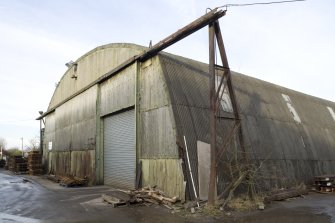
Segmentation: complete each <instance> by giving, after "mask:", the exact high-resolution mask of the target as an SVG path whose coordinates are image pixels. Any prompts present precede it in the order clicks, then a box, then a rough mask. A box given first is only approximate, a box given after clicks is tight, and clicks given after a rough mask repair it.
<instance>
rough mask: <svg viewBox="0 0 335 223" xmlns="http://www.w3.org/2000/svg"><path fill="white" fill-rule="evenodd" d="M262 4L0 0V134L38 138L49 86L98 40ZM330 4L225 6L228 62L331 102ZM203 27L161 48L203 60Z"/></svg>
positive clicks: (333, 32)
mask: <svg viewBox="0 0 335 223" xmlns="http://www.w3.org/2000/svg"><path fill="white" fill-rule="evenodd" d="M251 2H266V1H265V0H254V1H251V0H250V1H249V0H231V1H210V0H208V1H203V0H199V1H196V0H161V1H157V0H151V1H149V0H148V1H130V0H113V1H108V0H106V1H103V0H91V1H89V0H57V1H52V0H21V1H18V0H0V61H1V62H0V63H1V66H0V103H1V104H0V106H1V107H0V137H4V138H6V139H7V142H8V146H9V147H12V146H20V145H21V140H20V138H21V137H23V138H24V144H25V145H26V144H28V139H30V138H33V137H34V136H37V135H39V122H38V121H35V118H36V117H37V116H38V111H40V110H42V111H46V109H47V107H48V104H49V101H50V99H51V96H52V94H53V92H54V90H55V83H56V82H58V81H59V80H60V78H61V77H62V75H63V74H64V72H65V71H66V66H65V63H66V62H69V61H70V60H73V61H75V60H76V59H77V58H78V57H80V56H81V55H83V54H85V53H86V52H88V51H89V50H91V49H93V48H95V47H97V46H99V45H103V44H107V43H115V42H129V43H136V44H140V45H144V46H148V44H149V41H150V40H152V41H153V44H155V43H157V42H158V41H160V40H161V39H163V38H164V37H166V36H168V35H169V34H171V33H173V32H175V31H177V30H178V29H179V28H181V27H183V26H184V25H186V24H188V23H189V22H191V21H193V20H195V19H196V18H198V17H200V16H201V15H203V14H204V13H205V11H206V8H207V7H210V8H214V7H216V6H221V5H224V4H227V3H251ZM334 12H335V1H334V0H308V1H306V2H298V3H290V4H276V5H265V6H252V7H234V8H228V12H227V15H226V16H225V17H223V18H221V19H220V24H221V29H222V32H223V38H224V41H225V45H226V49H227V54H228V59H229V63H230V67H231V68H232V70H234V71H238V72H241V73H244V74H247V75H250V76H253V77H256V78H259V79H262V80H266V81H269V82H272V83H275V84H278V85H282V86H285V87H288V88H291V89H294V90H297V91H301V92H304V93H307V94H310V95H314V96H317V97H321V98H324V99H328V100H331V101H335V91H334V83H335V73H334V68H333V66H334V64H335V63H334V58H335V56H334V52H335V43H334V41H335V13H334ZM207 31H208V30H207V29H206V28H205V29H203V30H201V31H199V32H197V33H196V34H194V35H192V36H191V37H188V38H186V39H185V40H183V41H181V42H179V43H177V44H175V45H174V46H172V47H170V48H168V49H167V50H166V51H168V52H171V53H174V54H178V55H182V56H186V57H190V58H192V59H196V60H199V61H203V62H207V60H208V32H207Z"/></svg>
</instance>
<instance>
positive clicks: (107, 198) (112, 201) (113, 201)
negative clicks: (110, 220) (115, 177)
mask: <svg viewBox="0 0 335 223" xmlns="http://www.w3.org/2000/svg"><path fill="white" fill-rule="evenodd" d="M101 197H102V199H103V200H104V201H106V202H107V203H108V204H111V205H112V207H113V208H116V207H119V206H124V205H127V202H124V201H122V200H120V199H117V198H115V197H112V196H108V195H106V194H102V195H101Z"/></svg>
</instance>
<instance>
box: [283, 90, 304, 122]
mask: <svg viewBox="0 0 335 223" xmlns="http://www.w3.org/2000/svg"><path fill="white" fill-rule="evenodd" d="M281 95H282V96H283V98H284V101H285V102H286V105H287V107H288V110H289V111H290V113H291V115H292V117H293V119H294V121H295V122H297V123H299V124H301V119H300V117H299V115H298V112H297V111H296V110H295V108H294V107H293V105H292V101H291V98H290V97H289V96H288V95H286V94H281Z"/></svg>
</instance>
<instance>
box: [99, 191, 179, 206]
mask: <svg viewBox="0 0 335 223" xmlns="http://www.w3.org/2000/svg"><path fill="white" fill-rule="evenodd" d="M102 199H103V200H104V201H106V202H107V203H109V204H111V205H112V206H113V207H118V206H122V205H128V206H129V205H131V204H144V205H147V206H150V205H151V204H156V205H163V206H164V207H166V208H168V209H170V210H172V209H173V207H172V205H174V204H175V203H176V202H177V201H178V200H179V199H178V198H177V197H172V198H170V197H168V196H166V195H165V194H164V192H163V191H160V190H158V189H157V188H156V187H150V186H147V187H143V188H141V189H138V190H134V191H123V190H114V191H111V192H109V193H108V194H103V195H102Z"/></svg>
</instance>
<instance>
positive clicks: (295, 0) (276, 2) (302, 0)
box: [218, 0, 307, 8]
mask: <svg viewBox="0 0 335 223" xmlns="http://www.w3.org/2000/svg"><path fill="white" fill-rule="evenodd" d="M304 1H307V0H290V1H275V2H254V3H245V4H226V5H223V6H220V7H218V8H228V7H241V6H254V5H271V4H282V3H293V2H304Z"/></svg>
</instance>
